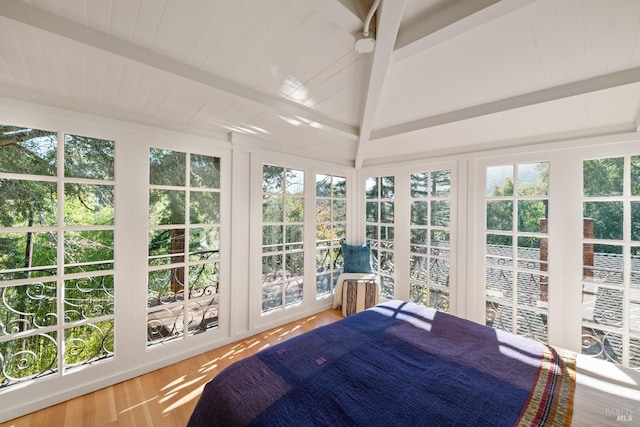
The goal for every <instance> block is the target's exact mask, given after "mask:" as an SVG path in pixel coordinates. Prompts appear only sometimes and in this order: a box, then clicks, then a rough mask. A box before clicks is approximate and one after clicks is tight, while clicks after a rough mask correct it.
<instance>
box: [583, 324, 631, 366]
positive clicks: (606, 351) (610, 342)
mask: <svg viewBox="0 0 640 427" xmlns="http://www.w3.org/2000/svg"><path fill="white" fill-rule="evenodd" d="M582 354H586V355H588V356H591V357H595V358H597V359H603V360H606V361H608V362H613V363H616V364H621V363H622V335H621V334H617V333H615V332H607V331H603V330H601V329H596V328H584V327H583V328H582Z"/></svg>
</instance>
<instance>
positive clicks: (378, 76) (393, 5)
mask: <svg viewBox="0 0 640 427" xmlns="http://www.w3.org/2000/svg"><path fill="white" fill-rule="evenodd" d="M404 3H405V0H383V1H382V2H381V4H380V9H379V10H378V12H377V13H378V16H377V22H378V24H377V28H376V33H375V35H376V44H375V49H374V51H373V58H372V60H371V73H370V75H369V80H368V84H367V91H366V93H365V98H364V104H363V105H364V107H363V109H362V120H361V121H360V136H359V139H358V147H357V150H356V158H355V162H354V163H355V167H356V169H359V168H361V167H362V164H363V162H364V155H365V147H366V145H367V143H368V142H369V136H370V135H371V130H372V128H373V121H374V119H375V115H376V111H377V110H378V105H379V103H380V95H381V93H382V88H383V87H384V81H385V78H386V76H387V71H388V70H389V65H390V63H391V55H392V54H393V46H394V45H395V42H396V37H397V35H398V29H399V28H400V22H401V21H402V11H403V10H404Z"/></svg>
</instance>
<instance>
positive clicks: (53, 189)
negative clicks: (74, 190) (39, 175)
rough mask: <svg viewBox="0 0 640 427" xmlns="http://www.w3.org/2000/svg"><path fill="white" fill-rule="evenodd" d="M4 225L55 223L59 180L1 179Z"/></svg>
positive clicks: (0, 211) (1, 221) (0, 213)
mask: <svg viewBox="0 0 640 427" xmlns="http://www.w3.org/2000/svg"><path fill="white" fill-rule="evenodd" d="M0 194H2V203H0V226H2V227H33V226H43V227H53V226H55V225H56V222H57V219H56V211H57V209H58V200H57V194H58V189H57V186H56V183H55V182H40V181H23V180H17V179H8V178H7V179H0Z"/></svg>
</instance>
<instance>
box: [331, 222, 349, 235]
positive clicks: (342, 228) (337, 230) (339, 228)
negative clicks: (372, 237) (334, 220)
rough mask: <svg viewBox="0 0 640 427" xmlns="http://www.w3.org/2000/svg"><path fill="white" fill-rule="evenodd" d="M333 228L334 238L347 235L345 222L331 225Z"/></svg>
mask: <svg viewBox="0 0 640 427" xmlns="http://www.w3.org/2000/svg"><path fill="white" fill-rule="evenodd" d="M333 230H334V236H333V237H334V238H335V239H341V238H346V237H347V226H346V224H336V225H335V226H333Z"/></svg>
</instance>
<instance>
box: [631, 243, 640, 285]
mask: <svg viewBox="0 0 640 427" xmlns="http://www.w3.org/2000/svg"><path fill="white" fill-rule="evenodd" d="M631 286H633V287H640V246H632V247H631Z"/></svg>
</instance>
